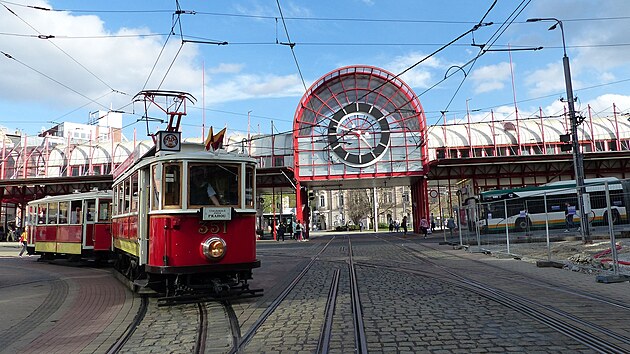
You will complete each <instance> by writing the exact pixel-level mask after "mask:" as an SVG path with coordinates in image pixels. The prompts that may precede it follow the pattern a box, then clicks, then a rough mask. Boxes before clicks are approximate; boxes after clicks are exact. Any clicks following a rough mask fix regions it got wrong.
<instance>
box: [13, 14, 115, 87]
mask: <svg viewBox="0 0 630 354" xmlns="http://www.w3.org/2000/svg"><path fill="white" fill-rule="evenodd" d="M1 5H2V6H3V7H4V8H5V9H6V10H7V11H8V12H10V13H11V14H12V15H14V16H15V17H17V18H18V19H19V20H20V21H22V22H23V23H24V24H26V25H27V26H28V27H30V28H31V29H32V30H33V31H35V32H36V33H37V34H38V38H41V39H50V38H51V37H49V36H43V35H42V33H41V32H40V31H39V30H37V28H35V27H34V26H32V25H31V24H30V23H28V21H26V20H25V19H23V18H22V17H20V16H19V15H18V14H17V13H15V12H14V11H13V10H11V9H10V8H9V7H8V6H6V5H5V4H1ZM48 43H50V44H51V45H53V46H54V47H55V48H57V49H58V50H59V51H61V52H62V53H63V54H65V55H66V56H67V57H68V58H70V59H71V60H72V61H73V62H75V63H76V64H77V65H79V66H80V67H81V68H83V69H84V70H85V71H87V72H88V73H90V75H92V76H93V77H94V78H96V79H97V80H98V81H100V82H101V83H102V84H103V85H105V86H107V87H108V88H109V89H110V90H112V91H113V92H116V93H120V94H123V95H127V94H126V93H124V92H122V91H119V90H116V89H114V88H113V87H112V86H111V85H109V84H108V83H107V82H105V81H104V80H103V79H101V78H100V77H99V76H98V75H96V74H95V73H94V72H92V71H91V70H90V69H88V68H87V67H86V66H85V65H83V64H81V63H80V62H79V61H78V60H76V59H75V58H74V57H73V56H72V55H70V54H69V53H68V52H66V51H65V50H63V49H62V48H61V47H59V46H58V45H56V44H55V43H54V42H52V41H48Z"/></svg>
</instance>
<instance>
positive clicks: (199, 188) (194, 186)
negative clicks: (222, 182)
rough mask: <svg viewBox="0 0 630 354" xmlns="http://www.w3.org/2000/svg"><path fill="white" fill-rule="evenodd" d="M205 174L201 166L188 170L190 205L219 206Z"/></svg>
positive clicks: (215, 193) (214, 191) (215, 194)
mask: <svg viewBox="0 0 630 354" xmlns="http://www.w3.org/2000/svg"><path fill="white" fill-rule="evenodd" d="M205 172H206V171H205V168H204V167H203V166H194V167H192V168H191V169H190V174H191V177H190V204H192V205H208V204H212V205H215V206H220V205H221V203H220V202H219V198H217V192H216V190H215V189H214V187H213V186H212V184H211V183H210V180H209V178H208V177H207V176H206V173H205Z"/></svg>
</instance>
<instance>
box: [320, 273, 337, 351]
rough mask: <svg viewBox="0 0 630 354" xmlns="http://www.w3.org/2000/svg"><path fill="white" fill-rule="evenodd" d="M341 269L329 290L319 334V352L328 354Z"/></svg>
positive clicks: (334, 276) (335, 275)
mask: <svg viewBox="0 0 630 354" xmlns="http://www.w3.org/2000/svg"><path fill="white" fill-rule="evenodd" d="M340 272H341V271H340V270H339V269H336V270H335V273H334V274H333V278H332V281H331V284H330V291H329V292H328V299H327V300H326V310H325V311H324V325H323V326H322V331H321V334H320V336H319V342H318V344H317V352H318V353H320V354H328V349H329V348H330V338H331V334H332V325H333V315H334V313H335V305H336V303H337V293H338V290H339V273H340Z"/></svg>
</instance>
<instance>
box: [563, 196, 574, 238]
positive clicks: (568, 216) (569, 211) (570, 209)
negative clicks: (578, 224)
mask: <svg viewBox="0 0 630 354" xmlns="http://www.w3.org/2000/svg"><path fill="white" fill-rule="evenodd" d="M564 205H565V207H566V209H565V210H564V219H565V220H564V221H565V223H566V227H567V229H566V230H564V232H569V230H570V229H572V228H574V227H575V223H574V222H573V217H574V216H575V206H572V205H571V204H569V203H564Z"/></svg>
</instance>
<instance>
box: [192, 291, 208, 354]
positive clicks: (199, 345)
mask: <svg viewBox="0 0 630 354" xmlns="http://www.w3.org/2000/svg"><path fill="white" fill-rule="evenodd" d="M197 308H198V309H199V324H198V325H197V341H196V342H195V349H194V351H193V353H195V354H203V353H205V352H206V339H207V337H208V311H207V310H206V306H205V304H203V303H197Z"/></svg>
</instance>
